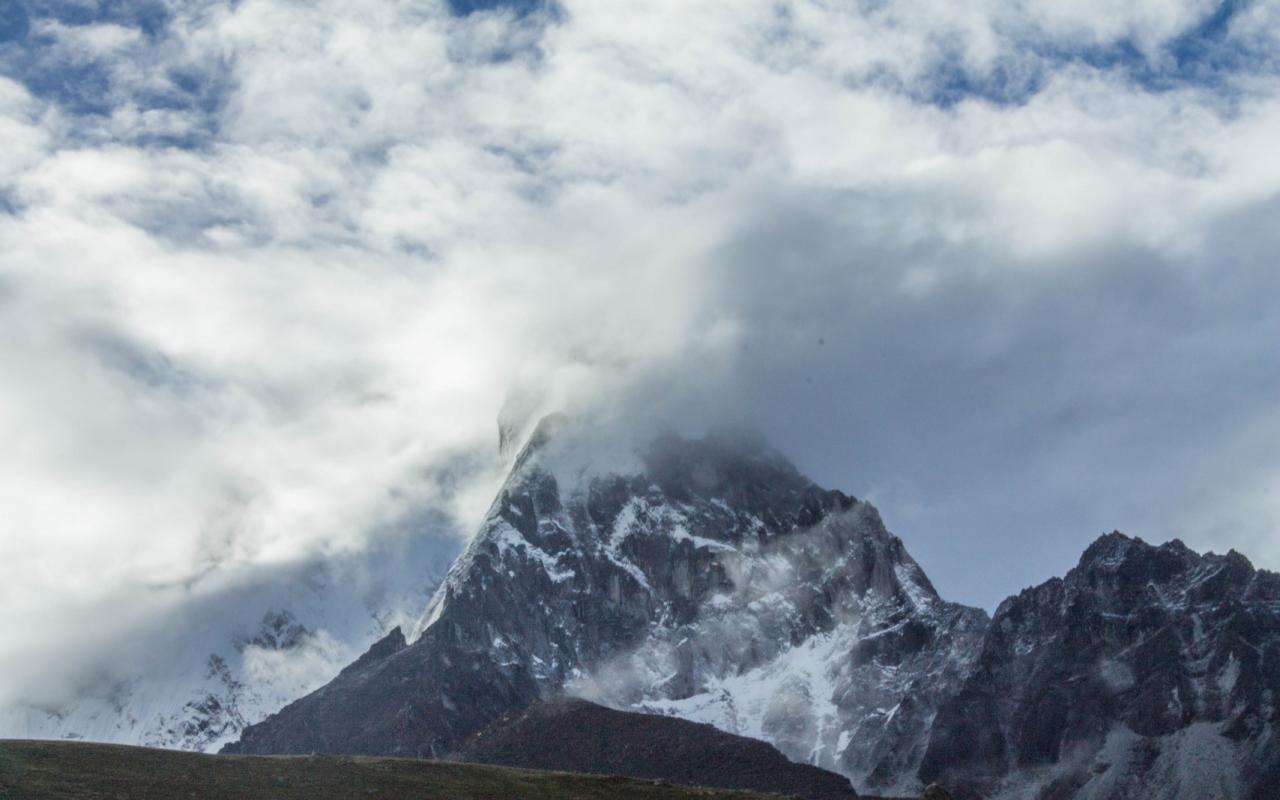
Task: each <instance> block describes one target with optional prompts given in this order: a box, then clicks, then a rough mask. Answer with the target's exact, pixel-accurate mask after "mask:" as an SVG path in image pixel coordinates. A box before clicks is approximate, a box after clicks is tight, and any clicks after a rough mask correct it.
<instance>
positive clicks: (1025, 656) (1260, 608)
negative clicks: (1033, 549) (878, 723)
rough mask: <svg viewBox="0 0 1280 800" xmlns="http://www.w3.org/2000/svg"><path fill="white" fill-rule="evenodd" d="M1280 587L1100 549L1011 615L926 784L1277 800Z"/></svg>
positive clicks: (1175, 551) (936, 748) (997, 792)
mask: <svg viewBox="0 0 1280 800" xmlns="http://www.w3.org/2000/svg"><path fill="white" fill-rule="evenodd" d="M1278 698H1280V575H1276V574H1274V573H1269V572H1265V571H1257V570H1254V569H1253V567H1252V566H1251V565H1250V564H1249V562H1248V561H1247V560H1246V559H1245V558H1244V557H1243V556H1241V555H1240V554H1238V553H1235V552H1234V551H1233V552H1231V553H1229V554H1227V555H1225V556H1216V555H1206V556H1201V555H1197V554H1196V553H1194V552H1192V551H1191V550H1189V549H1188V548H1186V547H1185V546H1184V545H1183V544H1182V543H1181V542H1178V541H1173V542H1170V543H1168V544H1165V545H1162V546H1159V547H1153V546H1151V545H1149V544H1146V543H1144V542H1142V541H1141V540H1136V539H1130V538H1128V537H1125V536H1123V535H1121V534H1118V533H1113V534H1110V535H1107V536H1104V537H1102V538H1101V539H1099V540H1098V541H1097V542H1095V543H1094V544H1093V545H1092V546H1091V547H1090V548H1089V549H1088V550H1087V551H1086V552H1085V554H1084V557H1083V558H1082V559H1081V560H1080V563H1079V565H1078V566H1077V567H1076V568H1075V569H1073V570H1071V572H1069V573H1068V574H1067V576H1066V577H1065V578H1063V579H1060V580H1059V579H1054V580H1051V581H1049V582H1047V583H1045V584H1043V585H1041V586H1038V587H1036V588H1033V589H1028V590H1026V591H1024V592H1022V593H1021V594H1020V595H1018V596H1016V597H1012V598H1010V599H1008V600H1006V601H1005V602H1004V603H1003V604H1002V605H1001V606H1000V608H999V609H998V610H997V612H996V614H995V617H994V619H993V620H992V624H991V627H990V630H989V632H988V634H987V636H986V638H985V641H984V642H983V645H982V651H981V655H980V656H979V657H978V660H977V663H976V665H975V667H974V670H973V672H972V674H971V675H970V676H969V678H968V680H966V681H965V683H964V686H963V688H962V689H961V691H960V692H959V693H957V694H956V696H955V697H954V698H952V699H951V700H949V701H948V702H946V703H944V704H943V705H942V708H941V710H940V712H939V714H938V718H937V720H936V721H935V722H934V725H933V728H932V731H931V734H930V737H929V746H928V752H927V754H926V756H925V759H924V762H923V765H922V768H921V774H922V776H924V777H925V778H927V779H938V780H939V781H940V782H942V783H943V784H945V785H951V786H954V787H957V789H958V791H957V797H991V798H995V797H1000V798H1004V797H1007V798H1037V799H1038V800H1057V799H1058V798H1062V800H1066V799H1067V798H1073V799H1074V800H1126V799H1127V798H1156V797H1159V798H1162V800H1192V798H1222V799H1223V800H1264V798H1276V797H1280V788H1278V787H1280V741H1277V731H1278V730H1280V724H1278V723H1280V706H1278V705H1277V699H1278Z"/></svg>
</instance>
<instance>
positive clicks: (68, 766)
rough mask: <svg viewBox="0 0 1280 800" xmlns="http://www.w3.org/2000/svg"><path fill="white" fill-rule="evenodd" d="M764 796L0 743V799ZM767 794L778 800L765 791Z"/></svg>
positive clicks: (466, 770) (520, 773)
mask: <svg viewBox="0 0 1280 800" xmlns="http://www.w3.org/2000/svg"><path fill="white" fill-rule="evenodd" d="M377 797H382V798H402V799H403V800H522V799H523V798H529V800H534V799H535V798H536V799H537V800H640V799H641V798H644V799H645V800H694V799H695V798H698V800H762V799H763V798H764V797H766V796H765V795H758V794H751V793H749V792H732V791H724V790H715V789H696V788H689V787H684V786H672V785H669V784H662V783H654V782H652V781H638V780H632V779H628V778H612V777H605V776H596V775H574V774H566V773H558V772H535V771H532V770H521V769H509V768H506V767H489V766H480V765H476V764H452V763H446V762H438V761H416V760H410V759H395V758H365V757H346V756H214V755H202V754H199V753H185V752H178V751H174V750H153V749H150V748H145V747H125V746H121V745H107V744H89V743H84V742H32V741H0V800H53V799H54V798H56V800H64V799H65V800H81V799H83V800H112V799H113V798H121V800H126V799H127V800H153V799H154V800H185V799H186V798H199V800H233V798H234V800H246V799H248V798H253V799H254V800H256V799H257V798H272V800H277V799H278V800H286V798H288V799H292V798H297V799H298V800H303V799H304V798H305V800H353V799H354V798H377ZM772 800H777V799H776V798H772Z"/></svg>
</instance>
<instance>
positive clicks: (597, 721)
mask: <svg viewBox="0 0 1280 800" xmlns="http://www.w3.org/2000/svg"><path fill="white" fill-rule="evenodd" d="M456 756H457V758H458V759H459V760H462V761H467V762H472V763H476V764H496V765H499V766H507V767H522V768H525V769H544V770H552V771H555V772H585V773H591V774H597V775H623V776H626V777H631V778H646V779H651V780H662V781H666V782H668V783H675V784H683V785H688V786H709V787H713V788H718V789H744V790H748V791H754V792H764V793H768V794H781V795H786V796H788V797H795V798H801V800H857V794H855V793H854V791H853V787H851V786H850V785H849V781H848V780H847V779H846V778H842V777H841V776H839V775H836V774H835V773H833V772H827V771H826V770H822V769H818V768H817V767H814V766H810V765H808V764H796V763H794V762H792V761H789V760H788V759H787V757H786V756H784V755H782V753H780V752H778V750H777V749H776V748H774V747H772V746H770V745H768V744H766V743H764V742H762V741H760V740H758V739H749V738H747V737H745V736H734V735H733V734H730V733H725V732H724V731H721V730H718V729H717V728H714V727H712V726H711V725H705V724H700V723H696V722H688V721H686V720H682V719H680V718H678V717H666V716H658V715H655V714H636V713H632V712H626V711H618V710H616V709H612V708H606V707H604V706H600V705H596V704H594V703H588V702H586V701H584V700H576V699H571V698H558V699H556V700H552V701H550V702H546V703H542V702H537V703H534V704H533V705H531V706H529V707H527V708H525V709H522V710H520V711H514V712H512V713H510V714H508V715H505V716H503V717H501V718H500V719H498V720H497V721H496V722H494V723H493V724H492V725H490V726H489V727H488V728H485V729H484V730H483V731H481V732H479V733H477V734H475V735H474V736H472V737H471V738H470V739H468V740H467V741H466V742H465V743H464V744H463V745H462V747H461V748H460V750H459V751H458V752H457V753H456Z"/></svg>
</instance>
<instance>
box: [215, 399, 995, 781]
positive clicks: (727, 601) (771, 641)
mask: <svg viewBox="0 0 1280 800" xmlns="http://www.w3.org/2000/svg"><path fill="white" fill-rule="evenodd" d="M561 424H563V423H561ZM583 452H584V449H583V445H582V444H581V443H580V442H576V441H574V439H573V438H572V433H571V432H564V433H558V432H556V423H555V422H554V421H548V422H544V424H543V425H542V426H540V428H539V431H537V432H535V433H534V435H533V436H532V437H531V438H530V440H529V443H528V445H527V446H526V447H525V449H524V451H523V452H522V453H521V454H520V455H519V457H518V458H516V459H515V466H514V467H513V469H512V472H511V474H510V476H509V478H508V479H507V481H506V483H505V485H504V486H503V487H502V489H501V490H500V492H499V493H498V496H497V499H496V500H495V501H494V503H493V505H492V507H491V509H490V511H489V513H488V515H487V516H486V518H485V520H484V522H483V524H482V525H481V527H480V530H479V532H478V533H477V534H476V536H475V538H474V539H473V540H472V542H471V543H470V545H469V546H468V548H467V549H466V551H465V552H464V553H463V555H462V556H461V557H460V558H459V560H458V562H457V563H456V564H455V565H454V567H453V568H452V569H451V570H450V572H449V575H448V577H447V578H446V580H445V582H444V583H443V585H442V586H441V587H440V589H439V590H438V591H437V593H436V595H435V597H434V598H433V600H432V601H431V604H430V606H429V608H428V611H427V613H426V615H425V616H424V619H423V621H422V623H421V624H420V626H419V631H417V634H418V635H417V637H416V639H415V640H414V641H413V642H412V643H411V644H408V645H406V646H403V647H400V646H398V642H394V643H391V644H389V645H387V646H381V645H380V646H379V647H378V648H375V649H377V650H378V651H379V653H381V657H380V658H379V657H374V654H373V652H372V651H371V653H370V655H369V656H366V657H365V658H364V659H362V660H361V663H359V664H356V665H353V667H352V668H350V669H348V670H347V671H345V672H344V673H343V674H342V675H341V676H339V677H338V678H337V679H336V680H334V681H333V682H332V683H330V684H329V685H328V686H325V687H324V688H322V689H320V690H319V691H317V692H315V693H313V694H311V695H308V696H307V697H304V698H302V699H300V700H299V701H297V702H295V703H293V704H291V705H289V706H287V707H286V708H284V709H283V710H282V711H281V712H280V713H278V714H276V715H274V716H272V717H270V718H268V719H267V720H266V721H264V722H263V723H261V724H259V725H255V726H251V727H250V728H248V729H246V731H245V732H244V735H243V737H242V739H241V741H240V742H239V743H238V744H236V745H233V746H232V747H230V748H228V750H229V751H232V752H248V753H289V752H293V753H296V752H310V751H317V752H348V753H377V754H396V755H429V756H445V755H449V754H451V753H452V752H453V751H454V750H456V749H457V748H458V747H459V746H460V745H461V744H462V742H463V741H465V740H466V738H467V737H468V736H470V735H472V734H473V733H475V732H476V731H478V730H480V729H481V728H483V727H485V726H486V725H487V724H489V723H490V722H492V721H493V720H494V719H496V718H498V717H499V716H501V715H503V714H505V713H507V712H508V711H511V710H513V709H519V708H522V707H524V706H526V705H528V704H529V703H531V702H533V701H534V700H536V699H541V698H549V697H554V696H556V695H559V694H562V693H570V694H576V695H579V696H583V697H586V698H588V699H592V700H594V701H596V702H601V703H604V704H606V705H611V706H614V707H619V708H631V709H636V710H644V711H650V712H658V713H665V714H671V715H677V716H681V717H684V718H688V719H692V720H695V721H701V722H710V723H713V724H715V725H716V726H717V727H720V728H722V729H724V730H727V731H729V732H733V733H739V734H743V735H748V736H753V737H756V738H762V739H765V740H767V741H769V742H771V743H772V744H774V745H775V746H777V747H778V748H779V749H780V750H782V751H783V752H784V753H785V754H787V755H788V756H790V757H791V758H793V759H796V760H800V761H805V762H809V763H813V764H816V765H818V766H822V767H826V768H829V769H834V770H837V771H839V772H841V773H843V774H845V775H847V776H849V777H851V778H853V779H854V781H855V783H858V784H860V785H864V786H872V787H875V788H877V789H892V790H894V791H900V790H901V791H913V790H915V789H918V786H917V783H918V781H917V780H916V778H915V772H916V769H917V767H918V765H919V762H920V760H921V759H922V758H923V756H924V748H925V746H926V743H927V736H928V727H929V723H930V722H931V721H932V719H933V716H934V715H935V713H936V711H937V707H938V705H939V704H940V703H941V702H943V701H944V700H945V699H946V698H948V697H950V696H951V695H952V694H954V692H955V691H956V690H957V689H958V688H959V685H960V683H961V681H962V680H963V679H964V677H965V675H967V673H968V671H969V669H970V667H971V665H972V662H973V660H974V658H975V657H976V655H977V652H978V648H979V646H980V643H981V638H982V634H983V632H984V631H985V628H986V624H987V617H986V614H985V613H984V612H982V611H980V610H978V609H973V608H966V607H964V606H959V605H955V604H951V603H947V602H945V601H943V600H941V599H940V598H939V597H938V595H937V593H936V592H935V591H934V589H933V586H932V585H931V584H930V583H929V580H928V578H926V577H925V575H924V572H923V571H922V570H921V569H920V567H919V565H917V564H916V562H915V561H913V560H912V559H911V557H910V556H909V555H908V554H907V552H906V550H905V548H904V547H903V545H902V542H901V541H900V540H899V539H897V538H896V537H894V536H892V535H891V534H890V533H889V532H888V531H886V530H885V528H884V525H883V523H882V522H881V520H880V516H879V514H878V513H877V512H876V510H875V509H874V508H873V507H872V506H870V505H869V504H867V503H864V502H860V501H858V500H856V499H854V498H852V497H849V496H847V495H845V494H843V493H841V492H839V491H832V490H826V489H822V488H820V487H818V486H817V485H815V484H814V483H813V482H812V481H809V480H808V479H807V478H805V477H804V476H803V475H801V474H800V473H799V472H798V471H797V470H796V469H795V467H793V466H792V465H791V464H790V463H789V462H788V461H787V460H786V459H785V458H784V457H782V456H781V455H780V454H779V453H778V452H776V451H775V450H773V449H771V448H769V447H768V446H767V445H766V444H764V442H762V441H761V440H760V439H758V438H757V437H751V436H743V435H739V434H732V435H731V434H714V435H710V436H707V437H705V438H701V439H687V438H682V437H679V436H676V435H664V436H660V437H657V438H656V439H655V440H654V441H652V442H651V443H649V444H648V445H646V446H645V447H643V448H641V449H639V450H638V451H635V452H633V453H631V454H630V457H629V458H625V457H611V458H610V459H608V466H607V467H603V468H602V467H601V466H599V464H597V463H596V462H595V461H594V460H593V459H592V458H590V457H588V458H582V457H581V454H582V453H583ZM585 452H588V453H590V452H591V448H589V447H588V448H586V450H585Z"/></svg>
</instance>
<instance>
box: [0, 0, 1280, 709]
mask: <svg viewBox="0 0 1280 800" xmlns="http://www.w3.org/2000/svg"><path fill="white" fill-rule="evenodd" d="M1277 39H1280V6H1278V5H1277V4H1276V3H1274V2H1255V3H1234V2H1228V3H1222V4H1215V3H1212V2H1199V1H1193V2H1166V0H1144V1H1143V2H1139V3H1130V4H1124V5H1123V6H1117V5H1116V4H1105V3H1102V4H1095V3H1085V4H1074V5H1072V6H1071V8H1070V9H1066V8H1064V7H1063V6H1062V4H1060V3H1051V2H1037V1H1034V0H1029V1H1028V2H1022V3H1016V4H1008V3H987V4H977V5H967V6H964V7H959V6H956V5H955V4H951V3H942V2H933V1H932V0H918V1H916V2H899V3H881V2H858V3H852V2H850V3H836V2H816V1H811V0H803V1H802V0H795V1H794V2H744V3H741V4H738V5H736V6H735V7H734V9H733V10H732V11H731V12H729V11H726V10H724V9H719V8H712V7H705V8H695V7H690V6H689V4H686V3H675V2H648V3H640V4H637V3H611V2H591V3H587V2H581V3H580V2H576V1H569V2H559V3H555V4H546V3H530V2H520V3H513V4H494V3H460V2H455V3H436V2H409V3H404V2H382V1H381V0H375V1H374V2H367V3H360V4H350V3H338V2H328V1H327V0H321V1H320V2H314V3H306V4H303V3H295V2H289V1H288V0H242V2H237V3H212V2H186V3H162V2H123V3H114V4H105V3H104V4H102V5H100V6H99V5H92V4H89V5H86V4H70V3H60V2H42V3H36V2H31V3H27V4H25V5H23V6H22V7H21V8H20V9H19V13H17V14H15V15H13V16H12V18H10V19H9V20H7V21H5V22H0V75H2V77H0V140H2V141H3V142H4V143H5V146H4V147H3V148H0V387H2V388H0V441H3V443H4V450H5V458H4V459H3V460H2V461H0V508H2V509H4V512H3V515H2V521H0V674H16V672H14V671H12V670H10V669H8V667H9V666H11V665H15V664H18V663H23V664H27V665H29V664H30V663H31V662H32V659H33V655H32V654H33V653H34V652H35V651H36V648H35V642H34V640H33V637H34V634H32V631H33V630H38V631H40V633H39V637H38V638H39V639H41V640H42V641H43V639H45V638H52V639H54V640H64V639H65V640H66V641H61V643H60V644H59V647H63V648H66V647H70V648H72V649H74V648H75V646H76V641H77V640H76V639H75V636H76V633H75V632H76V631H77V630H79V629H80V625H78V624H72V623H73V622H75V621H77V620H82V619H83V618H84V616H85V615H86V614H88V613H92V612H91V611H90V610H91V609H94V608H95V607H101V608H116V607H120V606H121V604H123V606H127V607H128V608H130V609H134V611H133V612H131V613H128V614H115V615H111V617H109V618H107V619H105V620H103V622H102V624H101V626H99V628H97V630H98V632H99V633H101V635H102V636H103V637H104V638H108V639H109V638H110V636H111V635H114V633H116V632H118V631H120V630H123V629H133V628H135V627H137V626H138V625H141V624H142V623H141V622H139V619H140V618H146V617H148V616H149V615H150V616H153V615H154V614H156V613H159V612H158V611H157V610H156V609H158V608H164V609H166V613H171V609H172V608H173V606H172V605H170V604H167V603H166V604H156V603H153V602H152V598H153V597H154V596H155V595H154V593H155V591H157V589H156V587H164V591H166V592H170V594H169V595H167V596H170V597H173V598H176V599H174V600H173V602H174V603H178V604H180V603H181V602H183V600H182V598H184V597H188V596H191V597H195V596H203V595H202V594H201V593H202V592H215V591H223V590H225V587H226V586H227V585H228V584H229V583H230V584H234V581H235V580H236V576H237V575H241V574H244V573H245V572H246V571H253V572H254V574H261V573H260V572H259V571H260V570H264V569H268V570H269V569H271V568H275V567H279V568H280V569H285V568H287V567H289V566H290V565H295V564H297V563H299V562H301V561H305V560H307V559H314V558H324V557H330V556H333V557H337V556H342V555H347V554H350V553H352V552H358V551H360V550H361V549H362V548H365V547H367V546H368V545H369V542H370V540H371V536H373V535H374V534H373V533H371V532H375V531H378V530H382V529H385V528H387V527H388V526H395V525H399V524H402V522H403V520H404V519H406V518H412V516H413V515H414V514H417V513H421V512H422V511H423V510H424V509H436V510H439V511H442V512H444V513H446V514H448V515H450V517H451V518H452V519H453V520H454V524H455V525H456V527H457V529H458V530H463V531H465V530H467V529H468V528H469V526H470V525H471V524H472V523H473V522H474V521H475V519H476V518H477V516H478V515H479V514H480V513H481V512H482V511H483V509H484V506H485V505H486V504H487V503H488V500H489V494H490V492H491V491H492V489H493V487H494V485H495V482H496V480H497V479H498V477H499V468H500V463H499V460H498V458H497V454H496V447H495V444H496V442H495V440H496V430H495V420H496V418H497V415H498V412H499V409H500V408H501V407H502V404H503V402H504V400H505V398H506V397H507V396H508V394H509V393H510V392H511V391H512V390H513V389H516V390H519V389H520V388H521V387H524V388H525V389H527V388H528V387H536V390H537V391H539V392H544V393H546V394H547V395H549V396H551V397H554V398H556V399H557V400H556V402H559V403H561V404H572V403H578V404H588V405H593V406H596V407H602V408H607V409H609V410H610V411H611V413H613V414H614V415H616V416H617V417H619V418H622V419H625V418H627V417H628V415H632V414H641V413H645V414H657V415H659V416H663V415H665V416H667V417H669V418H671V419H674V420H677V421H678V422H680V423H681V424H688V425H692V426H695V427H696V426H697V425H702V424H708V423H712V422H716V421H718V420H719V419H720V418H721V417H728V418H731V419H734V420H747V421H749V422H751V423H752V424H755V425H757V426H758V427H760V428H761V429H763V430H764V432H765V433H767V434H768V435H769V436H770V437H771V438H772V439H773V440H774V441H775V443H776V444H777V445H778V446H779V447H781V449H783V450H784V451H785V452H787V453H788V454H790V455H791V456H792V457H793V458H794V459H795V460H796V461H797V463H798V464H799V465H800V466H801V468H802V469H804V470H806V471H808V472H810V473H811V474H813V475H814V477H816V478H818V479H819V480H820V481H821V482H823V483H825V484H827V485H830V486H837V487H839V488H842V489H845V490H847V491H850V492H852V493H854V494H857V495H859V496H866V497H868V498H869V499H871V500H873V501H874V502H876V503H878V504H879V505H880V506H881V508H882V511H883V513H884V516H885V518H886V520H887V521H888V523H889V525H890V527H891V528H893V529H894V530H895V531H896V532H897V533H899V534H900V535H902V536H903V537H904V538H905V539H906V540H907V542H908V544H909V545H910V547H911V549H912V551H913V553H914V554H916V556H917V558H918V560H919V561H921V563H922V564H923V566H924V567H925V568H926V570H927V571H928V572H929V574H930V575H931V576H932V577H933V578H934V581H935V583H936V584H937V585H938V587H939V590H940V591H941V592H942V593H943V594H944V595H946V596H948V597H949V598H953V599H957V600H962V601H967V602H972V603H978V604H982V605H987V606H991V605H993V604H994V603H995V602H997V601H998V600H999V599H1000V598H1001V597H1003V596H1004V595H1005V594H1007V593H1009V592H1012V591H1016V590H1017V589H1019V588H1021V587H1022V586H1024V585H1027V584H1030V583H1033V582H1036V581H1039V580H1041V579H1043V578H1044V577H1047V576H1048V575H1050V574H1054V573H1059V572H1061V571H1062V570H1063V569H1065V568H1066V567H1067V566H1069V565H1070V564H1071V563H1072V561H1073V560H1074V557H1075V556H1076V554H1078V552H1079V551H1080V549H1081V547H1082V546H1083V544H1084V543H1085V542H1087V541H1088V540H1090V539H1092V538H1093V537H1094V536H1095V535H1097V534H1098V533H1100V532H1102V531H1103V530H1109V529H1111V528H1114V527H1119V528H1122V529H1124V530H1126V531H1127V532H1130V533H1134V534H1138V535H1142V536H1146V537H1148V538H1151V539H1157V540H1159V539H1165V538H1169V537H1173V536H1180V537H1182V538H1184V539H1186V540H1187V541H1188V543H1190V544H1192V545H1193V546H1197V547H1201V548H1216V549H1219V550H1223V549H1226V548H1228V547H1238V548H1240V549H1241V550H1243V551H1244V552H1246V553H1247V554H1249V555H1250V556H1251V557H1253V558H1254V559H1255V560H1256V561H1258V562H1259V563H1261V564H1263V565H1269V566H1272V567H1275V566H1280V536H1277V533H1276V532H1277V530H1278V527H1280V505H1277V503H1276V501H1275V498H1276V497H1277V496H1280V494H1278V493H1277V490H1278V489H1280V458H1278V457H1277V456H1276V455H1275V454H1276V453H1277V452H1280V447H1277V445H1278V444H1280V412H1277V410H1276V408H1275V404H1274V402H1273V401H1272V398H1274V397H1276V396H1280V369H1277V366H1278V363H1277V356H1276V354H1275V347H1274V342H1276V341H1280V312H1277V311H1276V304H1275V302H1274V299H1275V298H1276V297H1277V296H1280V273H1277V272H1276V270H1275V265H1274V255H1273V254H1274V253H1275V252H1277V248H1278V247H1280V242H1278V241H1277V238H1280V233H1277V231H1278V230H1280V228H1277V226H1276V225H1275V224H1274V220H1275V219H1276V218H1277V212H1278V211H1280V160H1277V159H1276V158H1275V157H1274V152H1273V149H1274V142H1275V141H1276V140H1277V136H1278V135H1280V91H1278V90H1280V62H1278V61H1277V58H1276V55H1275V54H1276V53H1277V52H1280V47H1277V45H1280V41H1277ZM174 587H177V588H174ZM59 652H63V651H62V650H60V651H59ZM86 657H87V656H86ZM8 690H9V692H10V693H11V694H12V693H14V692H17V693H19V694H21V692H22V691H23V690H22V689H21V688H20V687H18V688H15V687H8Z"/></svg>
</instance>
